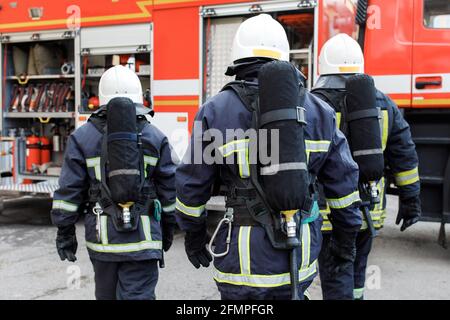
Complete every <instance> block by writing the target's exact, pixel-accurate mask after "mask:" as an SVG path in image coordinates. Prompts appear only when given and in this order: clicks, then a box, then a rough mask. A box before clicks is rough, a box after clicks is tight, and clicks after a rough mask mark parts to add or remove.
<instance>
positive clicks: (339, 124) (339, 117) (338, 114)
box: [336, 112, 342, 130]
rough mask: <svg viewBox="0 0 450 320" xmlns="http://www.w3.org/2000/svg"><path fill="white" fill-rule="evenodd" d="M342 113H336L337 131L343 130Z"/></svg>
mask: <svg viewBox="0 0 450 320" xmlns="http://www.w3.org/2000/svg"><path fill="white" fill-rule="evenodd" d="M341 117H342V115H341V113H340V112H336V129H338V130H339V129H340V128H341Z"/></svg>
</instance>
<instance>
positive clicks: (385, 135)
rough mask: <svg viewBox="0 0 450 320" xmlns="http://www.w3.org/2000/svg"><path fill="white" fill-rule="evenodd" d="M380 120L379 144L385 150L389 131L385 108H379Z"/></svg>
mask: <svg viewBox="0 0 450 320" xmlns="http://www.w3.org/2000/svg"><path fill="white" fill-rule="evenodd" d="M380 122H381V145H382V147H383V151H384V150H386V146H387V140H388V131H389V116H388V111H387V110H381V119H380Z"/></svg>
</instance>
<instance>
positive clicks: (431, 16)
mask: <svg viewBox="0 0 450 320" xmlns="http://www.w3.org/2000/svg"><path fill="white" fill-rule="evenodd" d="M423 12H424V17H423V23H424V25H425V27H427V28H431V29H450V2H449V1H448V0H425V1H424V10H423Z"/></svg>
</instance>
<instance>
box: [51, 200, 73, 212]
mask: <svg viewBox="0 0 450 320" xmlns="http://www.w3.org/2000/svg"><path fill="white" fill-rule="evenodd" d="M52 209H59V210H64V211H68V212H77V210H78V205H77V204H76V203H72V202H69V201H64V200H53V203H52Z"/></svg>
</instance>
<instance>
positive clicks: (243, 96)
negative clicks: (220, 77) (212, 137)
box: [221, 81, 258, 112]
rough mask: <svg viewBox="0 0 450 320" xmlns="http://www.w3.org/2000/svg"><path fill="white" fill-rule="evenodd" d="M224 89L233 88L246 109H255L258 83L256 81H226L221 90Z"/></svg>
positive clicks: (251, 110)
mask: <svg viewBox="0 0 450 320" xmlns="http://www.w3.org/2000/svg"><path fill="white" fill-rule="evenodd" d="M225 90H233V91H234V93H236V95H237V96H238V97H239V99H240V100H241V101H242V103H243V104H244V106H245V108H246V109H247V110H248V111H250V112H253V111H254V110H255V109H256V108H255V102H256V101H257V97H258V85H257V84H256V83H254V82H248V81H232V82H229V83H227V84H226V85H225V86H224V87H223V88H222V90H221V91H225Z"/></svg>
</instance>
